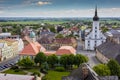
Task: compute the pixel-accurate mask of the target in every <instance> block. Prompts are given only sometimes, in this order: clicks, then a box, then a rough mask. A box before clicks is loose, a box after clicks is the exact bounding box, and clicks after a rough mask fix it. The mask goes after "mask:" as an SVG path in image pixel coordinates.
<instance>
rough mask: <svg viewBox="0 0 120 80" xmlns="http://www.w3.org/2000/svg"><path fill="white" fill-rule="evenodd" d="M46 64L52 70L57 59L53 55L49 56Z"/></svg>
mask: <svg viewBox="0 0 120 80" xmlns="http://www.w3.org/2000/svg"><path fill="white" fill-rule="evenodd" d="M47 62H48V64H49V65H50V66H51V67H52V68H54V67H55V64H57V63H58V57H57V56H56V55H55V54H53V55H50V56H48V58H47Z"/></svg>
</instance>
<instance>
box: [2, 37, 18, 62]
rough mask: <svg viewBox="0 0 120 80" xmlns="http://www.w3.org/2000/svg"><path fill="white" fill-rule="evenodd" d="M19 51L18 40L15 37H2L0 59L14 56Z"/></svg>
mask: <svg viewBox="0 0 120 80" xmlns="http://www.w3.org/2000/svg"><path fill="white" fill-rule="evenodd" d="M18 53H19V51H18V41H17V40H13V39H0V61H4V60H6V59H8V58H12V57H14V56H16V55H17V54H18Z"/></svg>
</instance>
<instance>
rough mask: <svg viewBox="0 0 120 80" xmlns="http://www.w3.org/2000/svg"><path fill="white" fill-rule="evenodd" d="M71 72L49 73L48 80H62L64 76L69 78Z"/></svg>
mask: <svg viewBox="0 0 120 80" xmlns="http://www.w3.org/2000/svg"><path fill="white" fill-rule="evenodd" d="M69 74H70V72H57V71H48V74H47V75H46V77H47V79H48V80H61V78H62V76H68V75H69Z"/></svg>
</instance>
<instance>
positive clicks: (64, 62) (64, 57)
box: [60, 55, 68, 68]
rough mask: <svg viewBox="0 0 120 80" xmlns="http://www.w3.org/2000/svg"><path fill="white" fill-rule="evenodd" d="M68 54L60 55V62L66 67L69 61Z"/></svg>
mask: <svg viewBox="0 0 120 80" xmlns="http://www.w3.org/2000/svg"><path fill="white" fill-rule="evenodd" d="M67 60H68V55H62V56H61V57H60V64H62V65H63V66H64V68H67V63H68V61H67Z"/></svg>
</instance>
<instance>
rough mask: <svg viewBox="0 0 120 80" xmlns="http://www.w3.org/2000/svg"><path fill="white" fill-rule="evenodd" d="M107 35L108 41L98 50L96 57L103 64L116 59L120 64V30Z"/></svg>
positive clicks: (109, 32) (111, 31)
mask: <svg viewBox="0 0 120 80" xmlns="http://www.w3.org/2000/svg"><path fill="white" fill-rule="evenodd" d="M105 35H106V37H107V41H106V42H104V43H103V44H101V45H99V46H98V47H97V48H96V57H97V58H98V59H99V61H101V62H102V63H108V61H109V60H110V59H115V60H116V61H118V63H119V64H120V30H110V31H108V32H106V33H105Z"/></svg>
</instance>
